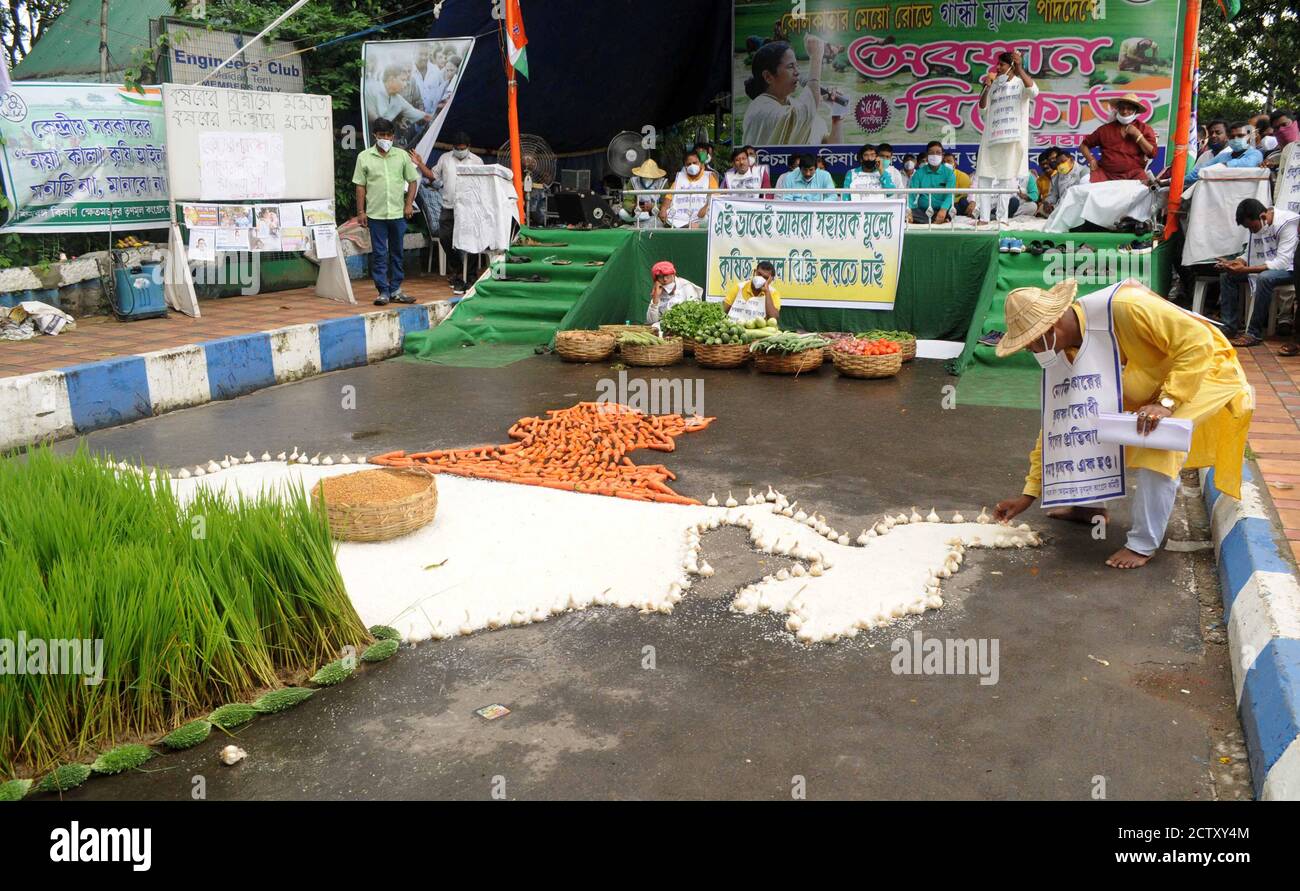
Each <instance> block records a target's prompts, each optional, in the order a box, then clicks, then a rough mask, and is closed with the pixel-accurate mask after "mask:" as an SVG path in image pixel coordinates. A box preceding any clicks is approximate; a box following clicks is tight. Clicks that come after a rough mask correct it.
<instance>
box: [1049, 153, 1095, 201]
mask: <svg viewBox="0 0 1300 891" xmlns="http://www.w3.org/2000/svg"><path fill="white" fill-rule="evenodd" d="M1087 181H1088V168H1087V167H1084V166H1083V165H1082V164H1079V163H1078V162H1076V161H1075V160H1074V158H1073V157H1072V156H1071V155H1070V153H1069V152H1060V153H1059V154H1057V156H1056V173H1055V175H1054V176H1053V177H1052V188H1051V189H1050V190H1048V192H1047V200H1046V201H1045V202H1044V204H1043V210H1044V211H1045V212H1046V213H1048V214H1051V212H1052V211H1054V210H1055V209H1056V207H1057V205H1059V204H1060V203H1061V202H1062V201H1063V200H1065V193H1066V192H1068V191H1070V190H1071V189H1073V188H1074V187H1075V186H1077V185H1078V184H1079V183H1086V182H1087Z"/></svg>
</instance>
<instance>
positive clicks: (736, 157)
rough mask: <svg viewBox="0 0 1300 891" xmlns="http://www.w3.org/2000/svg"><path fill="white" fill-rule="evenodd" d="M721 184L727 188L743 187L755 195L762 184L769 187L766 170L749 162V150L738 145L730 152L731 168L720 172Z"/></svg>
mask: <svg viewBox="0 0 1300 891" xmlns="http://www.w3.org/2000/svg"><path fill="white" fill-rule="evenodd" d="M722 185H723V186H724V187H726V188H728V189H744V190H746V191H747V192H749V193H750V194H751V195H753V196H755V197H757V196H758V193H759V190H760V189H762V188H763V187H764V186H766V187H768V188H771V186H772V184H771V183H769V182H768V181H767V171H766V170H765V169H764V170H760V169H758V168H757V167H754V166H753V165H751V164H750V163H749V152H748V151H747V150H746V149H745V147H744V146H740V147H738V148H736V149H734V150H732V152H731V169H730V170H728V171H727V172H726V173H724V174H722Z"/></svg>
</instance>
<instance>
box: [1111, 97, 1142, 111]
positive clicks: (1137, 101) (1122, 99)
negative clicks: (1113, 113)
mask: <svg viewBox="0 0 1300 891" xmlns="http://www.w3.org/2000/svg"><path fill="white" fill-rule="evenodd" d="M1106 101H1107V102H1109V103H1110V106H1111V107H1112V108H1114V107H1115V106H1116V105H1118V104H1119V103H1121V102H1127V103H1129V104H1130V105H1132V106H1133V107H1134V108H1136V109H1138V110H1139V111H1141V110H1142V109H1143V108H1145V107H1146V105H1145V104H1144V103H1143V102H1142V100H1141V99H1139V98H1138V94H1137V93H1125V94H1124V95H1123V96H1120V97H1119V98H1118V99H1108V100H1106Z"/></svg>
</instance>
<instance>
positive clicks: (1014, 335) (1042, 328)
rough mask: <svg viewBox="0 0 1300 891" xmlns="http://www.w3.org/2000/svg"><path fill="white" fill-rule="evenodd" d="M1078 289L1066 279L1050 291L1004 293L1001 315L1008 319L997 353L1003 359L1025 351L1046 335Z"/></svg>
mask: <svg viewBox="0 0 1300 891" xmlns="http://www.w3.org/2000/svg"><path fill="white" fill-rule="evenodd" d="M1078 290H1079V283H1078V282H1077V281H1075V280H1074V279H1072V278H1067V279H1066V280H1065V281H1063V282H1061V283H1060V284H1059V285H1053V286H1052V288H1051V290H1048V291H1044V290H1043V289H1042V288H1016V289H1015V290H1014V291H1012V292H1011V293H1009V294H1007V302H1006V307H1005V309H1004V313H1005V315H1006V317H1007V333H1006V335H1005V336H1004V337H1003V338H1002V340H1001V341H999V342H998V346H997V354H998V357H999V358H1005V357H1006V356H1010V355H1011V354H1012V353H1014V352H1017V351H1019V350H1022V349H1024V348H1025V347H1026V346H1028V345H1029V344H1031V343H1033V342H1034V341H1035V340H1037V339H1038V338H1040V337H1042V336H1043V335H1044V334H1046V333H1047V329H1048V328H1051V327H1052V325H1054V324H1056V320H1057V319H1059V318H1060V317H1061V316H1062V315H1063V314H1064V313H1065V311H1066V310H1067V309H1069V307H1070V304H1071V303H1073V302H1074V295H1075V294H1076V293H1077V292H1078Z"/></svg>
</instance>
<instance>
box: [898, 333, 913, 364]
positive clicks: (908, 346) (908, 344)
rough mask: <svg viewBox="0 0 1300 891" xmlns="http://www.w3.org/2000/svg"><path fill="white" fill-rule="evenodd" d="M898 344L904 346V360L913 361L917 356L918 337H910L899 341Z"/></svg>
mask: <svg viewBox="0 0 1300 891" xmlns="http://www.w3.org/2000/svg"><path fill="white" fill-rule="evenodd" d="M898 345H899V346H901V347H902V348H903V361H904V362H911V361H912V360H913V359H915V358H916V338H915V337H909V338H908V339H907V340H900V341H898Z"/></svg>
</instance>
